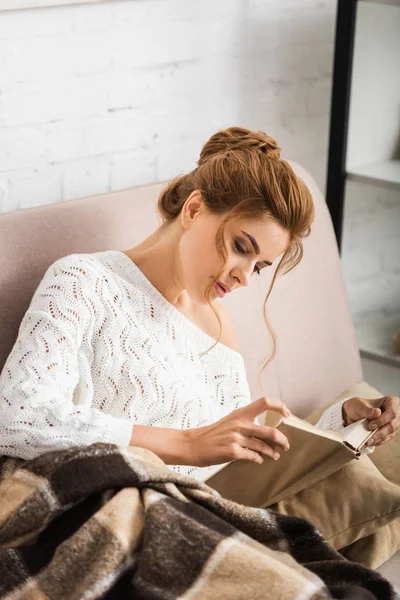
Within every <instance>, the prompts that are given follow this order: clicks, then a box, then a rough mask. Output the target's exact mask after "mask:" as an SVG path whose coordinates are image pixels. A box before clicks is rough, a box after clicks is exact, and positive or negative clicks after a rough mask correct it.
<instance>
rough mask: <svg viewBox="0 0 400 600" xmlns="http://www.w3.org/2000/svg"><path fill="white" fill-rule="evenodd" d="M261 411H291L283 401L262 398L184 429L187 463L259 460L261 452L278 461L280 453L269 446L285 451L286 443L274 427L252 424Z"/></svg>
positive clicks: (287, 445)
mask: <svg viewBox="0 0 400 600" xmlns="http://www.w3.org/2000/svg"><path fill="white" fill-rule="evenodd" d="M265 410H274V411H277V412H279V413H281V415H283V416H284V417H288V416H289V415H290V414H291V413H290V411H289V409H288V408H287V407H286V405H285V404H283V402H280V401H279V400H269V399H267V398H265V397H263V398H259V399H258V400H255V401H254V402H251V404H248V405H247V406H243V407H241V408H238V409H236V410H234V411H233V412H231V413H230V414H229V415H227V416H226V417H224V418H223V419H220V420H219V421H217V422H216V423H213V424H212V425H207V426H205V427H199V428H197V429H189V430H187V434H188V435H189V436H190V437H189V439H190V447H191V452H190V454H191V460H190V464H192V465H195V466H198V467H206V466H209V465H218V464H221V463H225V462H229V461H232V460H250V461H253V462H256V463H262V462H263V458H262V456H263V455H267V456H271V457H272V458H274V459H275V460H278V458H279V457H280V454H279V452H277V451H276V450H275V449H274V447H273V446H274V445H275V444H277V445H278V446H281V447H282V448H283V449H284V450H288V449H289V442H288V439H287V437H286V436H285V435H284V434H283V433H281V432H280V431H279V430H278V429H276V428H275V427H267V426H265V425H258V424H257V423H254V421H255V419H256V417H257V416H259V415H261V414H262V413H263V412H264V411H265ZM270 444H272V445H270Z"/></svg>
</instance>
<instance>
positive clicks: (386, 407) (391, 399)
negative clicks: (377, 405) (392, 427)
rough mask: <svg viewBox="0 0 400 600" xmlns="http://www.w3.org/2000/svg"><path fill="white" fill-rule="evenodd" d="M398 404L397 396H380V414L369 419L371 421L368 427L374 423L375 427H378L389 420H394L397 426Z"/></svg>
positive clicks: (371, 426)
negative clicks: (377, 417) (376, 417)
mask: <svg viewBox="0 0 400 600" xmlns="http://www.w3.org/2000/svg"><path fill="white" fill-rule="evenodd" d="M399 405H400V400H399V398H398V397H397V396H385V397H384V398H382V404H381V408H382V414H381V416H380V417H379V419H374V420H371V422H370V423H369V429H372V428H373V426H374V425H376V429H379V428H381V427H383V426H384V425H387V424H389V423H390V422H391V421H396V422H397V427H398V420H399V412H400V406H399ZM392 433H393V432H392ZM374 437H375V436H374Z"/></svg>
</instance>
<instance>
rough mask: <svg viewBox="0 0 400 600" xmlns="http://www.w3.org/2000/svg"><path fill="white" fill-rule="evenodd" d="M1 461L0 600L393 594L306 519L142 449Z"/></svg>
mask: <svg viewBox="0 0 400 600" xmlns="http://www.w3.org/2000/svg"><path fill="white" fill-rule="evenodd" d="M0 470H1V474H0V599H1V600H5V599H7V600H16V599H26V600H28V599H29V600H64V599H65V600H66V599H74V600H75V599H76V600H78V599H85V600H90V599H95V598H107V599H108V598H113V599H118V600H121V599H123V598H135V599H140V600H144V599H148V600H150V599H151V600H167V599H168V600H175V599H178V598H179V599H180V600H189V599H190V600H236V599H238V600H239V599H242V598H245V599H247V598H249V599H251V600H256V599H261V598H265V599H271V600H291V599H293V600H294V599H297V600H299V599H301V600H317V599H318V600H322V599H325V598H341V599H342V598H343V599H349V600H350V599H352V600H358V599H359V600H364V599H365V600H368V599H369V600H371V599H374V598H377V599H379V600H392V599H393V600H394V599H395V598H399V595H398V594H396V591H395V590H394V589H393V587H392V586H391V584H390V583H389V582H388V581H387V580H385V579H384V578H382V577H381V576H380V575H379V574H378V573H376V572H374V571H370V570H369V569H367V568H365V567H362V566H361V565H359V564H357V563H353V562H349V561H347V560H346V559H344V558H343V557H342V556H341V555H340V554H339V553H337V552H336V551H335V550H334V549H333V548H331V547H330V546H329V545H328V543H327V542H326V541H325V540H324V539H323V538H322V536H321V535H320V534H319V532H318V531H317V530H316V529H314V528H313V527H312V526H311V525H310V524H309V523H308V522H307V521H304V520H302V519H298V518H296V517H289V516H286V515H280V514H278V513H276V512H273V511H270V510H267V509H254V508H248V507H244V506H241V505H239V504H235V503H233V502H229V501H227V500H224V499H223V498H221V497H220V496H218V494H217V493H216V492H214V491H213V490H212V489H211V488H209V487H208V486H206V485H204V484H199V483H198V482H196V481H195V480H193V479H189V478H185V477H182V476H179V475H177V474H176V473H174V472H173V471H171V470H170V469H168V468H167V467H166V466H165V465H164V463H163V462H162V461H161V460H160V459H159V458H158V457H157V456H155V455H154V454H152V453H151V452H149V451H147V450H144V449H141V448H120V447H118V446H114V445H111V444H94V445H92V446H89V447H85V448H74V449H71V450H66V451H57V452H51V453H48V454H45V455H43V456H41V457H39V458H37V459H35V460H32V461H22V460H15V459H7V458H4V459H1V460H0Z"/></svg>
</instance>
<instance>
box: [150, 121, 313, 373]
mask: <svg viewBox="0 0 400 600" xmlns="http://www.w3.org/2000/svg"><path fill="white" fill-rule="evenodd" d="M197 165H198V166H197V168H196V169H194V170H193V171H191V172H190V173H187V174H186V175H181V176H179V177H175V178H174V179H173V180H172V181H171V182H170V183H169V184H168V185H167V187H166V188H165V189H164V190H163V192H162V193H161V195H160V198H159V200H158V210H159V212H160V214H161V216H162V219H163V223H164V224H168V223H171V222H172V221H174V220H175V219H176V217H177V216H178V215H179V214H180V212H181V210H182V207H183V205H184V203H185V201H186V200H187V198H188V197H189V195H190V194H191V193H192V192H193V191H194V190H199V191H200V192H201V194H202V197H203V200H204V203H205V205H206V207H207V208H208V210H209V211H210V212H211V213H213V214H217V215H226V216H225V219H224V220H223V222H222V223H221V226H220V227H219V229H218V231H217V235H216V247H217V250H218V253H219V255H220V257H221V258H222V259H223V263H224V264H223V266H222V268H221V270H220V271H219V273H218V274H217V276H216V278H215V281H216V280H217V279H218V278H219V276H220V275H221V274H222V273H223V270H224V268H225V265H226V260H227V252H226V246H225V237H224V231H225V227H226V224H227V222H228V221H231V220H234V219H243V218H251V219H258V218H260V219H265V218H271V219H273V220H274V221H275V222H276V223H278V224H279V225H280V226H281V227H283V228H284V229H285V230H286V231H288V232H289V234H290V244H289V247H288V248H287V250H286V251H285V253H284V254H283V256H282V258H281V260H280V262H279V264H278V266H277V269H276V271H275V273H274V276H273V279H272V282H271V285H270V288H269V290H268V293H267V296H266V298H265V301H264V306H263V314H264V319H265V321H266V325H267V328H268V330H269V332H270V334H271V336H272V339H273V351H272V353H271V355H270V357H269V358H268V360H267V361H266V362H265V364H264V365H263V367H262V370H261V373H262V371H263V370H264V368H265V367H266V366H267V364H268V363H269V362H270V361H271V360H272V359H273V358H274V356H275V354H276V347H277V341H276V335H275V333H274V331H273V330H272V328H271V326H270V323H269V321H268V317H267V315H266V303H267V300H268V298H269V296H270V294H271V291H272V288H273V286H274V283H275V281H276V278H277V276H278V274H279V273H288V272H289V271H291V270H292V269H294V267H295V266H296V265H297V264H298V263H299V262H300V260H301V259H302V256H303V245H302V239H303V238H304V237H306V236H307V235H309V233H310V227H311V223H312V221H313V219H314V204H313V201H312V198H311V194H310V192H309V190H308V188H307V187H306V185H305V184H304V182H303V181H302V180H301V179H300V178H299V177H298V176H297V175H296V174H295V172H294V171H293V169H292V167H291V166H290V165H289V164H288V163H287V162H286V161H285V160H283V159H281V158H280V148H279V147H278V145H277V143H276V141H275V140H274V139H272V138H271V137H269V136H268V135H267V134H265V133H263V132H262V131H250V130H249V129H244V128H242V127H229V128H228V129H225V130H223V131H219V132H218V133H215V134H214V135H212V136H211V137H210V139H209V140H208V141H207V142H206V144H205V145H204V147H203V149H202V150H201V153H200V158H199V160H198V162H197ZM215 281H213V282H211V283H210V285H209V286H208V287H207V289H206V298H207V300H208V302H209V304H210V306H211V308H212V310H213V312H214V314H215V315H216V317H217V319H218V322H219V326H220V333H219V336H218V340H217V342H216V343H218V341H219V339H220V337H221V332H222V326H221V320H220V318H219V315H218V313H217V311H216V310H215V309H214V307H213V306H212V304H211V302H210V294H211V290H212V289H213V287H214V284H215ZM214 345H215V344H214ZM213 347H214V346H212V348H213ZM210 350H211V348H210ZM261 373H260V375H261Z"/></svg>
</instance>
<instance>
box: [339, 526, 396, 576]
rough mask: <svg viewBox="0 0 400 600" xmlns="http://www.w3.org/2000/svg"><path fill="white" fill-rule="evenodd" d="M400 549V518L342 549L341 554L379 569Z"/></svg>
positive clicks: (371, 567)
mask: <svg viewBox="0 0 400 600" xmlns="http://www.w3.org/2000/svg"><path fill="white" fill-rule="evenodd" d="M399 549H400V518H397V519H396V520H395V521H392V523H388V524H387V525H385V526H384V527H381V529H378V531H375V533H372V534H371V535H368V536H367V537H365V538H361V539H360V540H357V541H356V542H353V544H351V545H350V546H346V548H342V549H341V550H340V553H341V554H343V556H345V557H346V558H347V559H348V560H352V561H354V562H359V563H361V564H362V565H365V566H366V567H369V568H370V569H377V568H378V567H380V566H381V565H382V564H383V563H384V562H386V561H387V560H389V558H390V557H391V556H393V555H394V554H395V553H396V552H397V551H398V550H399Z"/></svg>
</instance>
